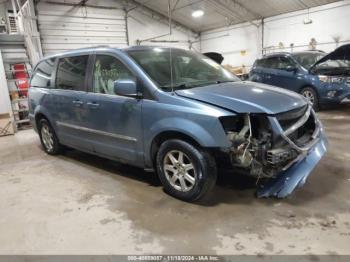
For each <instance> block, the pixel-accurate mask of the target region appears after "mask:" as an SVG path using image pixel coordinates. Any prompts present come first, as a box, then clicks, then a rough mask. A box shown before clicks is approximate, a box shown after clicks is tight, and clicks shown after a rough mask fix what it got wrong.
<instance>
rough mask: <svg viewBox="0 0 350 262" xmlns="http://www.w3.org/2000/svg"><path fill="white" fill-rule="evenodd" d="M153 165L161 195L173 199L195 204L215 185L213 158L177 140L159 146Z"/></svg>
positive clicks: (215, 172) (215, 175)
mask: <svg viewBox="0 0 350 262" xmlns="http://www.w3.org/2000/svg"><path fill="white" fill-rule="evenodd" d="M156 161H157V172H158V176H159V178H160V180H161V182H162V184H163V187H164V190H165V192H167V193H168V194H169V195H171V196H173V197H175V198H178V199H181V200H184V201H196V200H199V199H200V198H202V197H204V196H205V195H206V194H207V193H208V192H209V191H210V190H211V189H212V188H213V187H214V185H215V183H216V178H217V171H216V164H215V160H214V158H213V157H212V156H211V155H210V154H209V153H208V152H206V151H204V150H202V149H201V148H199V147H195V146H193V145H191V144H190V143H188V142H185V141H182V140H178V139H172V140H168V141H165V142H164V143H163V144H162V145H161V146H160V149H159V151H158V153H157V160H156Z"/></svg>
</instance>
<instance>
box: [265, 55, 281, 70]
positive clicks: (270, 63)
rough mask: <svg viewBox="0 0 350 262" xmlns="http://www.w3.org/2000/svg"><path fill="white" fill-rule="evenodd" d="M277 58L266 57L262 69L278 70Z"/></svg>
mask: <svg viewBox="0 0 350 262" xmlns="http://www.w3.org/2000/svg"><path fill="white" fill-rule="evenodd" d="M278 64H279V58H278V57H268V58H266V59H265V63H264V67H266V68H272V69H274V68H278Z"/></svg>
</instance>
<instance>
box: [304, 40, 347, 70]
mask: <svg viewBox="0 0 350 262" xmlns="http://www.w3.org/2000/svg"><path fill="white" fill-rule="evenodd" d="M328 60H344V61H350V44H347V45H342V46H341V47H338V48H337V49H335V50H334V51H333V52H331V53H329V54H328V55H325V56H324V57H322V58H321V59H320V60H318V61H317V62H316V63H315V64H314V65H313V66H312V67H311V68H310V70H311V71H312V70H313V69H314V68H315V66H317V65H319V64H321V63H323V62H325V61H328Z"/></svg>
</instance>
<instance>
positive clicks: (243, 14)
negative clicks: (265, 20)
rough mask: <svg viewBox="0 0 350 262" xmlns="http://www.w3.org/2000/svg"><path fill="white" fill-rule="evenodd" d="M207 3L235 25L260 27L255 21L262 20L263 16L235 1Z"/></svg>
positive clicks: (213, 0)
mask: <svg viewBox="0 0 350 262" xmlns="http://www.w3.org/2000/svg"><path fill="white" fill-rule="evenodd" d="M207 2H208V3H209V4H210V5H211V6H212V7H213V8H214V9H216V10H217V11H218V12H219V13H220V14H221V15H223V16H225V18H227V19H229V20H231V21H232V22H233V23H241V22H248V23H250V24H252V25H254V26H256V27H258V26H259V25H258V24H256V23H254V22H253V21H254V20H256V19H261V16H260V15H258V14H255V13H253V12H252V11H250V10H248V9H247V8H245V7H244V6H243V5H241V4H240V3H238V2H237V1H235V0H207ZM237 19H238V20H237ZM230 24H232V23H230Z"/></svg>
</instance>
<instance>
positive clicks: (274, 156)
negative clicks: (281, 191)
mask: <svg viewBox="0 0 350 262" xmlns="http://www.w3.org/2000/svg"><path fill="white" fill-rule="evenodd" d="M311 111H312V109H311V108H310V107H309V106H308V105H306V106H304V107H302V108H298V109H296V110H292V111H288V112H284V113H281V114H277V115H274V116H268V115H262V114H244V115H242V116H240V117H238V118H235V119H234V120H233V119H232V118H227V119H222V122H223V125H224V127H225V131H226V134H227V138H228V139H229V140H230V141H231V145H232V146H231V149H230V152H229V156H230V161H231V164H232V165H233V166H234V167H238V168H242V169H244V170H246V171H248V174H250V175H251V176H254V177H256V178H272V177H275V176H276V175H277V174H278V173H279V172H281V171H282V170H285V169H287V168H288V167H289V166H290V165H292V164H293V163H294V161H296V160H297V159H298V158H299V157H300V156H301V155H303V154H304V151H305V149H303V147H304V146H306V145H308V144H310V143H311V142H312V140H314V139H315V138H316V137H315V131H316V118H315V117H314V115H313V112H311ZM232 120H233V121H232ZM271 120H273V121H274V122H275V127H274V128H272V126H273V124H274V123H271ZM229 122H230V123H229ZM276 123H278V125H277V127H278V128H277V129H279V130H276ZM276 131H277V132H276Z"/></svg>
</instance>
